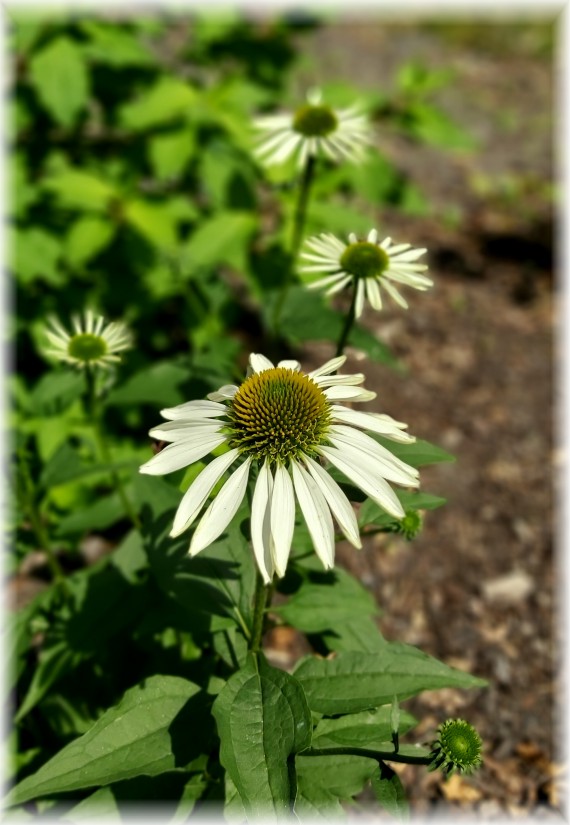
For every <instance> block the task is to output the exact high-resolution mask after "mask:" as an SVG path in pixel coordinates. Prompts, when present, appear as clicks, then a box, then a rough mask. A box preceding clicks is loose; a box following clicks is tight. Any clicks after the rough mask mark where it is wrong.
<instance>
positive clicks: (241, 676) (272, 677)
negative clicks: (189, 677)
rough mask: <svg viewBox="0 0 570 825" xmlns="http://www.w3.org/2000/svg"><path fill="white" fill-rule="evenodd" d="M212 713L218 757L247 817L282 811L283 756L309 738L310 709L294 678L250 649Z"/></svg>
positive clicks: (274, 816) (286, 797)
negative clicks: (219, 742)
mask: <svg viewBox="0 0 570 825" xmlns="http://www.w3.org/2000/svg"><path fill="white" fill-rule="evenodd" d="M213 714H214V716H215V718H216V722H217V725H218V733H219V736H220V740H221V747H220V761H221V763H222V765H223V766H224V768H225V769H226V771H227V772H228V774H229V775H230V777H231V779H232V781H233V782H234V784H235V786H236V788H237V790H238V792H239V795H240V797H241V801H242V802H243V805H244V807H245V810H246V812H247V814H248V817H249V816H256V815H258V816H259V815H261V816H263V818H264V820H265V821H277V820H278V819H280V818H282V817H283V816H285V815H286V814H287V813H288V810H289V803H290V798H291V791H292V789H291V787H290V777H289V770H288V764H287V760H288V758H289V757H290V756H291V754H295V753H298V752H299V751H302V750H304V749H305V748H307V747H308V746H309V745H310V742H311V714H310V712H309V708H308V706H307V703H306V700H305V697H304V695H303V691H302V689H301V687H300V686H299V684H298V683H297V681H296V680H295V679H294V678H293V677H292V676H290V675H289V674H288V673H286V672H285V671H283V670H277V669H276V668H273V667H271V666H270V665H268V664H267V662H266V661H265V660H264V659H263V657H262V656H261V655H260V656H259V657H258V658H256V657H254V656H253V655H251V654H250V656H249V658H248V661H247V663H246V665H245V667H243V668H242V669H241V670H238V671H237V672H236V673H234V675H233V676H232V677H231V678H230V679H229V680H228V682H227V684H226V686H225V687H224V689H223V690H222V692H221V693H220V695H219V696H218V698H217V699H216V701H215V702H214V706H213Z"/></svg>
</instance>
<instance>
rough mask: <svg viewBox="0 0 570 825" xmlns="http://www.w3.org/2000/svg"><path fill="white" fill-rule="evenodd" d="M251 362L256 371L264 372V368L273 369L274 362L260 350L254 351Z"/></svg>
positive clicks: (250, 358) (250, 357)
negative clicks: (259, 351)
mask: <svg viewBox="0 0 570 825" xmlns="http://www.w3.org/2000/svg"><path fill="white" fill-rule="evenodd" d="M249 364H250V366H251V368H252V370H253V371H254V372H263V371H264V370H272V369H273V364H272V363H271V361H270V360H269V358H266V357H265V355H261V354H260V353H258V352H252V353H251V355H250V356H249Z"/></svg>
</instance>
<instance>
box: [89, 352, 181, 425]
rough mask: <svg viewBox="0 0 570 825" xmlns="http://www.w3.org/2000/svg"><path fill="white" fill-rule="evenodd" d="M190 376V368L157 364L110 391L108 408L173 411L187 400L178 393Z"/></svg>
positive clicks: (148, 366) (163, 363) (161, 362)
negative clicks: (139, 406)
mask: <svg viewBox="0 0 570 825" xmlns="http://www.w3.org/2000/svg"><path fill="white" fill-rule="evenodd" d="M189 375H190V371H189V369H188V367H184V366H181V365H179V364H177V363H173V362H172V361H156V362H155V363H154V364H147V365H146V366H145V367H144V368H143V369H141V370H139V372H136V373H135V374H134V375H131V377H130V378H128V379H127V380H126V381H124V382H123V384H122V385H121V386H120V387H117V388H116V389H114V390H111V392H110V393H109V396H108V398H107V400H106V402H105V403H106V405H123V404H129V405H130V404H152V405H153V406H154V407H156V406H157V405H158V404H161V405H162V406H165V407H167V406H168V407H174V406H176V404H181V403H182V402H183V401H185V400H186V399H185V398H184V395H183V393H182V391H181V390H180V389H179V386H180V384H182V382H183V381H187V380H188V378H189ZM157 417H158V416H157Z"/></svg>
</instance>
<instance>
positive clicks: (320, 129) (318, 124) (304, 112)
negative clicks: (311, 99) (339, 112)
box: [293, 105, 338, 137]
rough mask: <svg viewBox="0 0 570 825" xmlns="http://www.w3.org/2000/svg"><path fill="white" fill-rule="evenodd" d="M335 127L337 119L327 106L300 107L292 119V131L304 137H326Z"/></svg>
mask: <svg viewBox="0 0 570 825" xmlns="http://www.w3.org/2000/svg"><path fill="white" fill-rule="evenodd" d="M337 126H338V120H337V117H336V115H335V113H334V112H333V111H332V109H329V107H328V106H311V105H306V106H301V108H300V109H297V111H296V112H295V117H294V118H293V129H294V130H295V132H299V133H300V134H301V135H305V137H326V136H327V135H330V134H331V132H334V131H335V129H336V128H337Z"/></svg>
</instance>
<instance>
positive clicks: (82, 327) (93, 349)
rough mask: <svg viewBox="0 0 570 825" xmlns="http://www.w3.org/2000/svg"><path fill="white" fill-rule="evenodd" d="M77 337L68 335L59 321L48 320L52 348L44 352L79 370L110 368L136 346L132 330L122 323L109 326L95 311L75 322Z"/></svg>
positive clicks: (47, 332) (46, 331) (76, 318)
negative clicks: (121, 353)
mask: <svg viewBox="0 0 570 825" xmlns="http://www.w3.org/2000/svg"><path fill="white" fill-rule="evenodd" d="M71 322H72V326H73V330H74V331H73V333H69V332H67V331H66V330H65V329H64V328H63V327H62V325H61V324H60V323H59V321H58V320H57V319H56V318H53V317H52V318H48V327H47V328H46V329H45V336H46V338H47V340H48V341H49V347H46V348H45V350H44V352H45V354H46V355H51V356H53V357H54V358H59V359H60V360H61V361H67V363H69V364H73V365H74V366H76V367H80V368H82V367H83V368H84V367H109V366H110V365H111V364H112V363H113V362H115V361H120V360H121V359H120V358H119V356H118V355H117V353H119V352H122V351H123V350H125V349H129V347H131V346H132V338H131V334H130V332H129V330H128V328H127V327H126V326H125V324H123V323H121V322H120V321H114V322H113V323H110V324H107V325H106V326H105V319H104V318H102V317H101V316H100V315H94V313H93V312H91V310H89V309H88V310H87V311H86V312H85V318H84V321H83V322H82V321H81V319H80V318H78V317H75V318H72V321H71Z"/></svg>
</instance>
